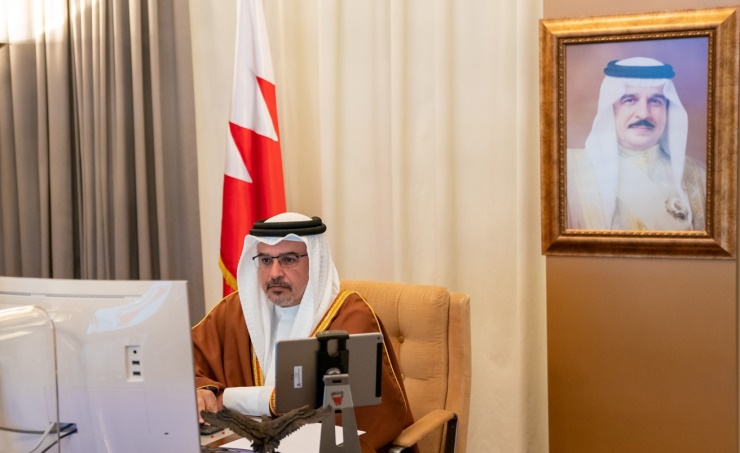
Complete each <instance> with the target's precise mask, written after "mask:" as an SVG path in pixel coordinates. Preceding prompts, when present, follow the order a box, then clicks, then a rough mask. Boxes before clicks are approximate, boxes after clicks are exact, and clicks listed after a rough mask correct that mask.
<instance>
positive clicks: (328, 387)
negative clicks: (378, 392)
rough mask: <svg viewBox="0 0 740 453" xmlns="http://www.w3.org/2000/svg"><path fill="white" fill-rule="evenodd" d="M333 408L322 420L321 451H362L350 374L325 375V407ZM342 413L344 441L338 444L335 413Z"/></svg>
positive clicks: (354, 452) (348, 452) (324, 452)
mask: <svg viewBox="0 0 740 453" xmlns="http://www.w3.org/2000/svg"><path fill="white" fill-rule="evenodd" d="M326 406H330V407H331V408H332V412H331V414H329V415H327V416H326V417H325V418H324V419H323V420H322V421H321V449H320V450H319V451H320V452H321V453H360V437H359V435H358V434H357V422H356V421H355V408H354V406H353V404H352V393H351V392H350V389H349V375H347V374H327V375H325V376H324V407H326ZM338 413H341V414H342V437H343V442H342V443H341V444H340V445H337V440H336V431H335V430H336V423H335V420H336V419H335V417H334V415H335V414H338Z"/></svg>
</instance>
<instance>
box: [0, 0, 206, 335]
mask: <svg viewBox="0 0 740 453" xmlns="http://www.w3.org/2000/svg"><path fill="white" fill-rule="evenodd" d="M175 1H176V0H161V1H150V0H132V1H130V2H119V1H114V0H100V1H98V0H69V1H68V0H45V1H44V2H25V4H24V3H19V4H18V5H17V7H14V8H10V7H8V9H7V11H4V12H5V13H6V14H0V18H7V19H6V20H7V22H8V23H7V24H0V32H2V31H3V30H4V29H6V28H7V30H8V38H9V41H10V44H8V45H6V46H3V47H2V48H0V101H7V102H2V105H0V120H1V121H2V122H1V123H0V146H1V148H0V178H2V181H0V202H2V205H1V206H0V252H1V253H2V260H1V261H0V266H1V267H0V274H3V275H17V276H27V277H53V278H84V279H118V280H120V279H133V280H136V279H144V280H151V279H154V280H157V279H166V280H174V279H177V280H188V282H189V285H188V287H189V297H190V304H191V310H190V315H191V320H192V321H193V323H195V322H197V321H198V320H199V319H200V318H201V317H202V315H203V313H204V309H203V306H204V303H203V280H202V275H201V274H202V267H201V264H202V263H201V250H200V247H191V246H190V244H197V243H199V242H200V225H199V209H198V205H197V201H196V200H197V184H196V183H195V181H197V168H196V166H195V161H196V153H195V128H194V115H195V113H194V104H193V101H192V99H193V86H192V83H193V80H192V60H191V55H190V41H189V40H190V38H189V33H190V28H189V27H190V24H189V13H188V9H187V8H184V11H182V9H183V8H176V7H175ZM10 13H12V14H10ZM1 34H2V33H0V35H1ZM183 37H185V38H186V39H185V40H184V42H183ZM182 162H184V163H185V164H182Z"/></svg>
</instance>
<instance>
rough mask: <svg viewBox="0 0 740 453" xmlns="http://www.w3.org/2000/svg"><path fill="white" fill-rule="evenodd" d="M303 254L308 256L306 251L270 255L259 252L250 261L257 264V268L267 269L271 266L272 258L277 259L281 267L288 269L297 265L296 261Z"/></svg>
mask: <svg viewBox="0 0 740 453" xmlns="http://www.w3.org/2000/svg"><path fill="white" fill-rule="evenodd" d="M304 256H308V253H304V254H303V255H299V254H297V253H281V254H280V255H278V256H270V255H265V254H264V253H260V254H259V255H256V256H253V257H252V262H253V263H254V265H255V266H257V269H267V268H270V267H272V260H277V262H278V264H279V265H280V267H282V268H283V269H289V268H291V267H296V266H298V262H299V261H300V260H301V258H303V257H304Z"/></svg>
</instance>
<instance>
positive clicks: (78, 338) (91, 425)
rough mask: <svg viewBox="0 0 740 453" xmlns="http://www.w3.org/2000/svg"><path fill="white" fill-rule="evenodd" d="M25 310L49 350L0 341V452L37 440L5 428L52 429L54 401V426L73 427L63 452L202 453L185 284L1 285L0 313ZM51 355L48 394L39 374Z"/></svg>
mask: <svg viewBox="0 0 740 453" xmlns="http://www.w3.org/2000/svg"><path fill="white" fill-rule="evenodd" d="M31 306H33V307H34V310H35V309H38V310H41V311H43V312H44V313H46V314H48V317H49V318H50V319H51V321H52V322H51V325H53V338H54V343H53V345H52V346H51V347H50V348H46V347H44V345H43V343H39V342H34V341H29V340H28V338H26V337H28V335H26V336H24V335H22V334H20V333H19V332H20V331H16V333H15V334H10V335H4V336H3V335H0V451H2V452H4V451H30V450H31V448H34V445H35V443H36V442H37V441H38V439H39V436H38V434H25V435H18V434H17V432H16V433H15V434H14V433H13V432H11V431H9V430H8V429H7V428H10V429H12V430H23V429H25V428H32V429H31V430H33V429H38V426H33V427H31V426H24V424H28V423H30V420H38V419H39V418H44V417H46V420H48V422H50V423H53V422H55V421H56V420H57V408H56V403H55V402H56V401H57V400H58V402H59V406H58V417H59V418H58V420H59V422H60V423H62V426H66V425H65V424H71V423H74V424H75V426H76V429H77V432H76V433H74V434H71V435H69V436H68V437H65V438H63V439H61V440H60V441H59V442H60V445H61V451H71V452H83V453H87V452H90V453H101V452H175V451H176V452H193V453H195V452H199V451H200V438H199V430H198V419H197V414H196V400H195V383H194V376H193V356H192V343H191V337H190V325H191V324H190V319H189V315H188V300H187V287H186V282H182V281H103V280H61V279H32V278H14V277H0V313H3V310H4V311H5V313H8V312H13V310H15V311H16V312H18V313H20V312H19V311H18V310H19V309H20V308H21V307H31ZM16 324H17V323H16ZM0 327H1V326H0ZM47 349H49V351H47ZM47 352H48V354H47ZM54 352H55V353H56V361H55V363H56V376H57V379H56V381H57V384H56V387H57V388H56V389H55V388H53V385H51V386H50V385H49V380H48V379H45V378H44V377H45V376H47V375H48V373H47V372H46V370H42V369H41V368H42V366H43V365H44V364H48V362H49V360H48V359H47V358H48V357H51V358H52V360H53V357H54V355H53V353H54ZM35 358H40V359H41V360H36V361H35V362H34V361H33V359H35ZM29 367H31V369H29ZM34 367H37V368H38V369H33V368H34ZM52 382H53V379H52ZM39 387H44V388H39ZM55 393H56V394H57V395H58V398H56V397H55ZM2 428H6V429H4V430H3V429H2ZM50 437H51V438H52V439H53V438H54V436H50ZM10 442H15V443H22V445H11V444H10ZM47 443H48V442H47ZM29 446H30V448H29ZM57 448H58V446H53V448H51V449H50V450H49V451H57ZM42 449H43V448H41V447H40V448H39V449H37V450H35V451H41V450H42Z"/></svg>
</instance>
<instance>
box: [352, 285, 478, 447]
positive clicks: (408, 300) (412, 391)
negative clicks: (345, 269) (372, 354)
mask: <svg viewBox="0 0 740 453" xmlns="http://www.w3.org/2000/svg"><path fill="white" fill-rule="evenodd" d="M342 288H344V289H348V290H353V291H357V292H358V293H359V294H360V295H362V296H363V297H364V298H365V300H367V302H368V303H369V304H370V306H371V307H372V309H373V311H375V313H376V314H377V315H378V317H379V318H380V319H381V320H382V322H383V325H384V326H385V328H386V330H387V333H388V336H389V337H390V341H391V344H392V346H393V349H394V350H395V352H396V356H397V357H398V361H399V366H400V367H401V370H400V371H401V376H402V379H403V382H404V385H405V387H406V393H407V394H408V398H409V404H410V406H411V411H412V413H413V415H414V420H418V419H419V418H421V417H423V416H424V415H426V414H427V413H429V412H431V411H432V410H434V409H447V410H450V411H453V412H455V413H456V414H457V416H458V433H457V436H458V437H457V452H461V453H464V452H465V448H466V444H467V432H468V415H469V412H470V381H471V344H470V297H469V296H468V295H466V294H459V293H450V292H449V291H448V290H447V289H446V288H443V287H440V286H428V285H411V284H403V283H388V282H376V281H364V280H342ZM443 445H444V439H443V432H442V429H441V428H440V429H439V430H438V431H437V432H435V433H434V434H432V435H429V436H427V437H426V438H425V439H424V440H423V441H421V442H420V443H419V449H420V451H421V452H422V453H427V452H439V451H442V447H443Z"/></svg>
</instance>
